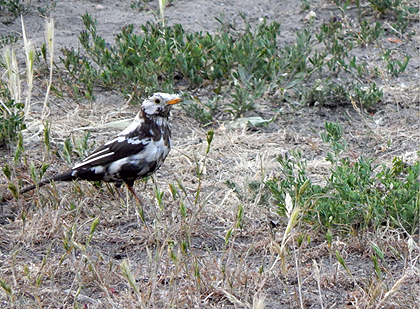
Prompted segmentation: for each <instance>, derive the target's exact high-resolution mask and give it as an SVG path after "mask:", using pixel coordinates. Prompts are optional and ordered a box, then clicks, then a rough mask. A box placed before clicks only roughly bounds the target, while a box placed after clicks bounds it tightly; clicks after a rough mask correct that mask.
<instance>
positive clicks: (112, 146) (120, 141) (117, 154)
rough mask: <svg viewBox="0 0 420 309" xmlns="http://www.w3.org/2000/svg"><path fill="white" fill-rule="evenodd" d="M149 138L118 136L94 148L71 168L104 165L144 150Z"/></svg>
mask: <svg viewBox="0 0 420 309" xmlns="http://www.w3.org/2000/svg"><path fill="white" fill-rule="evenodd" d="M150 141H151V138H149V137H147V138H144V137H143V138H140V136H139V137H138V138H127V137H126V136H118V137H117V138H115V139H113V140H112V141H109V142H107V143H106V144H104V145H102V146H101V147H99V148H97V149H96V150H94V151H93V152H92V153H91V154H90V155H89V156H88V157H87V158H86V159H84V160H83V161H82V162H81V163H79V164H77V165H75V166H74V167H73V170H75V169H78V168H83V167H86V168H89V167H93V166H100V165H102V166H104V165H107V164H110V163H112V162H115V161H117V160H120V159H123V158H126V157H129V156H132V155H135V154H137V153H139V152H141V151H143V150H144V148H145V147H147V145H148V144H149V143H150Z"/></svg>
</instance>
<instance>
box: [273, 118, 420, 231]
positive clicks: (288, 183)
mask: <svg viewBox="0 0 420 309" xmlns="http://www.w3.org/2000/svg"><path fill="white" fill-rule="evenodd" d="M326 131H327V132H326V133H323V134H322V139H323V141H324V143H326V144H328V145H329V147H330V148H331V150H332V152H329V153H328V154H327V156H326V160H327V161H329V162H330V163H331V168H330V175H329V176H328V177H326V179H325V180H326V182H327V183H326V184H325V185H322V186H321V185H315V184H312V181H311V179H310V178H309V177H308V176H307V174H306V171H305V167H306V161H305V160H303V159H302V157H301V154H300V153H299V152H295V153H292V155H291V157H287V158H286V157H281V158H279V159H278V161H279V163H280V166H281V174H282V176H281V178H277V179H274V180H269V181H268V182H267V186H268V187H269V188H270V190H271V192H272V194H273V196H274V197H276V199H277V200H278V201H279V204H278V211H279V214H280V215H284V214H285V211H286V208H285V205H284V203H283V202H282V201H284V198H285V195H286V194H287V193H288V194H293V193H294V192H295V191H296V188H300V187H302V186H303V184H304V183H307V184H308V186H307V188H306V189H305V190H304V191H303V192H302V193H303V194H301V199H300V200H298V201H299V202H300V203H301V204H302V205H303V209H306V215H305V216H304V218H305V220H307V221H310V222H311V223H312V224H315V225H318V224H320V225H321V227H322V228H325V229H330V228H335V229H338V230H340V229H343V231H346V232H356V231H357V230H364V229H368V228H373V229H376V228H378V227H380V226H381V225H384V224H389V225H392V226H394V227H396V228H404V229H405V230H406V231H407V232H408V233H415V232H416V230H417V229H418V221H419V195H418V192H419V183H418V180H416V179H418V177H419V162H417V163H415V164H414V165H412V166H406V165H405V164H404V163H403V161H402V160H401V159H400V158H398V157H397V158H395V159H394V160H393V165H392V167H386V166H385V165H379V164H375V160H374V159H372V158H365V157H360V158H359V159H358V160H355V161H351V160H350V159H349V157H347V156H345V155H344V154H345V152H346V150H347V149H346V146H345V141H344V140H342V134H343V133H342V129H341V126H340V125H338V124H334V123H326ZM349 229H350V230H349Z"/></svg>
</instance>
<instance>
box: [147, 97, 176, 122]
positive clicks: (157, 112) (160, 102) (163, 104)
mask: <svg viewBox="0 0 420 309" xmlns="http://www.w3.org/2000/svg"><path fill="white" fill-rule="evenodd" d="M179 102H182V99H181V98H180V97H179V96H178V95H175V94H168V93H162V92H158V93H154V94H153V95H152V96H150V97H148V98H147V99H146V100H144V101H143V104H142V109H143V111H144V113H145V116H149V117H168V116H169V112H170V111H171V107H172V105H173V104H176V103H179Z"/></svg>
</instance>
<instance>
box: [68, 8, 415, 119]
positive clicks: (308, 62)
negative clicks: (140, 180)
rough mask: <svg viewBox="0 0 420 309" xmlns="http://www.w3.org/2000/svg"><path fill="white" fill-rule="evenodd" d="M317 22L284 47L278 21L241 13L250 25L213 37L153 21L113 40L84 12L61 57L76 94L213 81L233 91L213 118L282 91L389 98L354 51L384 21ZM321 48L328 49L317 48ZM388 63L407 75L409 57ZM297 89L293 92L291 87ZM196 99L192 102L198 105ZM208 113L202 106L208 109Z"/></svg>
mask: <svg viewBox="0 0 420 309" xmlns="http://www.w3.org/2000/svg"><path fill="white" fill-rule="evenodd" d="M346 8H347V6H346V5H343V6H340V9H341V10H342V16H335V17H333V18H331V19H330V20H329V21H326V22H324V23H322V24H321V26H320V27H315V26H314V24H313V22H311V21H310V22H308V24H307V25H306V27H305V29H304V30H302V31H299V32H298V33H297V35H296V42H295V43H294V44H292V45H288V46H284V47H280V46H279V44H278V40H277V39H278V34H279V32H280V24H278V23H276V22H272V23H269V24H268V23H267V22H266V21H262V22H261V23H260V24H259V25H258V26H257V27H256V28H255V29H253V28H252V27H251V25H250V24H249V22H248V21H247V19H246V17H245V15H243V14H242V15H241V17H242V19H243V22H244V24H245V27H244V29H238V27H237V26H236V25H235V24H228V25H226V24H225V23H223V21H222V20H219V21H220V22H221V25H222V26H221V27H220V28H219V30H218V32H217V33H216V34H214V35H211V34H209V33H205V34H204V33H202V32H196V33H185V32H184V29H183V28H182V26H181V25H180V24H176V25H174V26H171V27H170V26H163V22H162V23H157V24H154V23H151V22H149V23H147V24H145V25H143V26H142V33H141V34H136V33H134V29H133V26H127V27H125V28H124V29H123V30H122V32H121V33H120V34H118V35H117V38H116V41H115V43H114V44H112V43H111V42H105V40H104V39H103V38H102V37H101V36H100V35H99V34H98V32H97V22H96V20H93V19H92V17H91V16H90V15H88V14H86V15H84V16H83V22H84V25H85V27H86V30H85V31H83V32H82V33H81V35H80V37H79V39H80V42H81V44H82V47H83V49H82V50H76V49H69V50H63V53H64V57H63V58H62V59H61V60H62V62H63V64H64V66H65V68H66V69H67V71H68V72H69V73H70V75H71V77H72V79H71V81H69V84H70V83H71V85H72V87H73V90H74V92H75V93H79V94H82V95H84V96H85V97H87V98H93V97H94V89H95V88H96V87H106V88H108V89H117V90H119V91H120V92H122V93H123V94H125V95H127V96H131V97H133V100H134V101H132V102H135V101H136V98H137V97H141V96H142V94H143V93H144V92H150V91H152V90H155V89H162V90H164V91H172V90H173V89H174V88H176V87H178V86H179V85H183V87H185V86H187V88H188V89H189V90H194V89H197V88H199V87H202V85H207V86H208V87H210V88H211V89H213V90H214V91H215V93H216V94H217V95H224V96H227V95H228V94H229V93H233V94H232V96H231V99H230V101H231V103H230V104H229V105H225V106H223V105H222V106H218V108H217V111H215V110H211V109H210V112H211V114H210V118H212V117H213V116H214V115H215V114H213V113H217V112H218V111H229V112H231V113H232V115H233V116H234V117H240V116H241V115H243V114H244V113H245V112H247V111H250V110H253V109H254V108H255V107H254V104H253V102H254V101H256V100H257V99H258V98H259V97H260V96H261V95H262V94H263V93H264V92H270V91H273V90H277V93H280V94H281V95H282V99H283V100H285V101H288V100H290V101H293V102H300V104H313V103H317V104H325V103H328V104H330V105H336V104H342V103H350V102H352V103H354V102H355V103H356V104H358V105H360V106H362V107H365V108H368V109H369V108H373V107H374V106H375V105H376V104H377V103H378V102H379V101H380V100H381V99H382V96H383V93H382V90H381V89H380V87H379V86H378V83H377V82H378V78H379V77H377V78H376V81H375V78H372V76H373V75H374V74H375V72H376V71H377V70H378V68H377V67H375V68H373V69H372V68H371V66H369V65H368V64H367V63H366V62H363V61H362V62H361V61H360V60H359V59H357V58H356V57H355V56H354V55H353V50H355V49H356V48H363V46H365V45H366V44H368V43H370V42H373V41H375V40H377V39H378V38H379V37H380V36H383V33H384V26H383V24H381V22H379V21H374V22H370V21H368V20H367V19H361V20H360V21H359V22H358V24H353V23H350V22H348V21H347V19H346V15H345V10H346ZM319 46H322V47H323V48H318V47H319ZM382 59H383V61H384V62H386V67H387V69H388V71H389V73H390V74H392V75H394V76H397V75H399V74H401V73H403V72H404V71H405V69H406V67H407V64H408V62H409V60H410V55H405V56H404V58H403V59H392V58H391V57H390V56H389V53H387V52H386V51H385V53H384V55H383V57H382ZM292 88H293V93H294V94H293V95H292V96H291V95H290V93H291V92H290V89H292ZM192 104H194V103H192ZM187 110H188V112H189V113H190V114H191V115H192V116H194V117H195V118H196V119H197V120H199V121H204V122H208V119H209V115H208V114H207V115H201V114H200V109H197V107H196V106H191V104H190V105H189V106H188V105H187ZM208 112H209V110H203V113H208Z"/></svg>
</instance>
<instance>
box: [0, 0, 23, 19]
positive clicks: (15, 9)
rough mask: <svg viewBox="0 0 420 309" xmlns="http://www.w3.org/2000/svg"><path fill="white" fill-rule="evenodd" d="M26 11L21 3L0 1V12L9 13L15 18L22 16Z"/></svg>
mask: <svg viewBox="0 0 420 309" xmlns="http://www.w3.org/2000/svg"><path fill="white" fill-rule="evenodd" d="M25 10H26V8H25V5H24V4H23V1H20V0H1V1H0V12H4V11H5V12H10V13H12V14H13V16H14V17H15V18H17V17H19V15H22V14H23V12H24V11H25Z"/></svg>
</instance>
